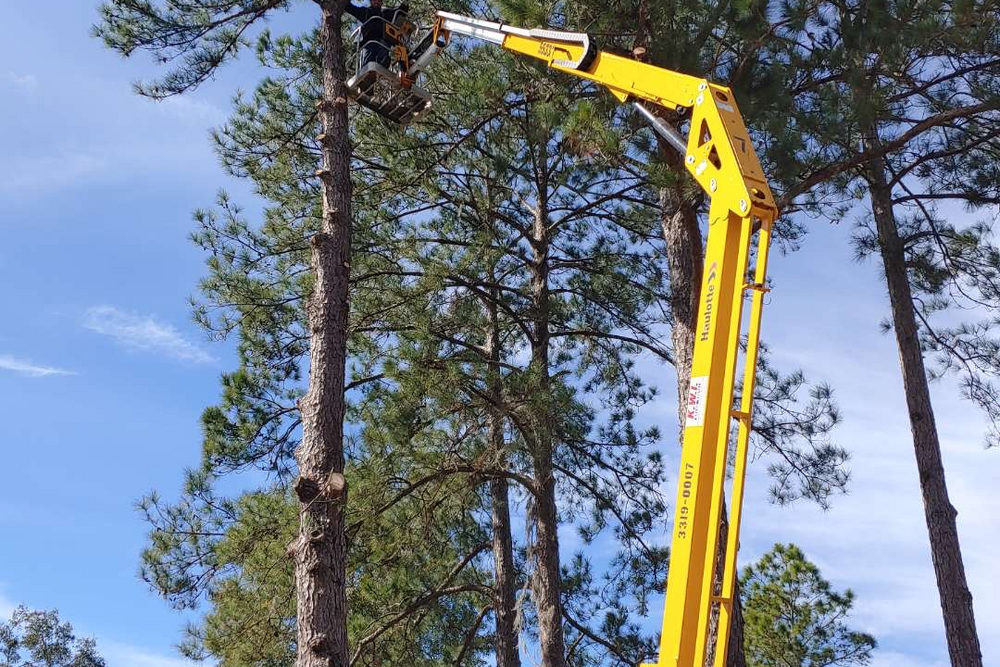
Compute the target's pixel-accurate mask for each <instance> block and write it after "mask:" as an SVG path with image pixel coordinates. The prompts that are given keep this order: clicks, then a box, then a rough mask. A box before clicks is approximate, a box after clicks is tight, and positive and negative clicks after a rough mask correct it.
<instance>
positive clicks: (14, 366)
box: [0, 354, 76, 378]
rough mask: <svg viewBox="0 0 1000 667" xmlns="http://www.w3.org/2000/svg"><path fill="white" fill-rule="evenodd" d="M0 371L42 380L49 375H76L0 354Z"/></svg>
mask: <svg viewBox="0 0 1000 667" xmlns="http://www.w3.org/2000/svg"><path fill="white" fill-rule="evenodd" d="M0 369H3V370H5V371H12V372H14V373H20V374H21V375H26V376H28V377H33V378H40V377H45V376H47V375H76V373H74V372H73V371H67V370H63V369H62V368H55V367H53V366H39V365H38V364H33V363H31V362H30V361H27V360H25V359H18V358H17V357H12V356H10V355H9V354H0Z"/></svg>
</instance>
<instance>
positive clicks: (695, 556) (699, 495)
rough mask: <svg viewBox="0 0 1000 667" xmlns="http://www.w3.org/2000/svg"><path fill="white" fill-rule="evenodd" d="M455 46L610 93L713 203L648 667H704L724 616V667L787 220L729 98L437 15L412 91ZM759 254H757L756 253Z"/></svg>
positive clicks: (552, 36)
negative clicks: (718, 570) (778, 236)
mask: <svg viewBox="0 0 1000 667" xmlns="http://www.w3.org/2000/svg"><path fill="white" fill-rule="evenodd" d="M451 35H462V36H466V37H471V38H474V39H480V40H483V41H486V42H490V43H492V44H496V45H498V46H500V47H502V48H503V49H505V50H507V51H511V52H513V53H516V54H520V55H524V56H529V57H531V58H536V59H538V60H541V61H543V62H545V63H546V64H547V65H548V66H549V67H550V68H551V69H553V70H556V71H560V72H564V73H566V74H570V75H572V76H576V77H579V78H582V79H587V80H590V81H592V82H594V83H595V84H597V85H599V86H602V87H604V88H605V89H606V90H608V92H610V93H611V94H612V95H613V96H614V97H615V98H617V99H618V100H619V102H621V103H628V102H630V103H631V104H632V105H633V106H634V107H635V108H636V109H637V110H638V111H639V113H640V114H642V115H643V116H644V117H645V118H646V120H647V121H649V123H650V124H651V125H652V126H653V129H654V130H655V131H656V132H657V133H658V134H660V135H661V136H662V137H663V138H664V139H665V140H666V141H667V142H668V143H669V144H670V145H671V146H673V147H674V148H675V149H677V150H678V151H679V152H681V153H682V154H683V155H684V164H685V166H686V168H687V170H688V171H689V172H690V173H691V175H692V176H693V177H694V179H695V181H697V182H698V184H699V185H700V186H701V188H702V189H703V190H704V191H705V192H706V194H708V196H709V198H710V200H711V204H710V206H709V212H708V219H709V232H708V239H707V242H706V248H705V269H704V272H703V278H702V284H701V295H700V303H699V311H698V312H699V317H698V320H697V326H698V328H697V332H696V338H695V343H694V356H693V360H692V368H691V381H690V385H689V387H690V388H689V391H688V398H687V404H686V406H685V423H684V446H683V448H682V450H681V465H680V473H679V476H678V485H677V498H676V504H675V506H674V508H675V510H674V511H675V518H674V527H673V537H672V541H671V551H670V570H669V574H668V578H667V595H666V602H665V604H664V616H663V628H662V633H661V635H660V649H659V658H658V661H657V662H656V663H651V664H648V665H643V666H642V667H702V665H704V664H705V662H706V654H707V652H708V650H709V647H708V626H709V619H710V616H711V613H712V609H713V607H714V605H716V604H717V605H718V607H719V625H718V633H717V641H716V650H715V654H714V657H713V664H714V665H715V667H725V664H726V653H727V651H726V647H727V645H728V639H729V632H730V628H731V623H732V611H733V596H734V591H735V583H736V553H737V551H738V549H739V533H740V523H741V518H742V508H743V495H744V481H745V477H746V463H747V450H748V446H749V438H750V430H751V423H752V419H753V393H754V385H755V380H756V374H755V369H756V366H757V357H758V348H759V343H760V326H761V313H762V310H763V305H764V294H765V293H766V292H767V287H766V278H767V259H768V249H769V247H770V242H771V230H772V228H773V225H774V222H775V220H776V219H777V216H778V210H777V207H776V205H775V202H774V198H773V197H772V195H771V190H770V188H769V187H768V185H767V181H766V179H765V178H764V174H763V169H762V168H761V165H760V161H759V160H758V158H757V155H756V153H755V152H754V149H753V146H752V145H751V143H750V136H749V133H748V132H747V129H746V126H745V125H744V123H743V118H742V116H741V115H740V112H739V109H738V108H737V106H736V101H735V100H734V99H733V94H732V91H731V90H730V89H729V88H727V87H725V86H719V85H716V84H713V83H711V82H709V81H707V80H705V79H699V78H697V77H693V76H689V75H686V74H682V73H680V72H674V71H672V70H668V69H664V68H662V67H656V66H655V65H650V64H648V63H643V62H639V61H636V60H633V59H631V58H626V57H623V56H619V55H615V54H612V53H606V52H603V51H599V50H597V49H596V48H595V46H594V42H593V40H591V39H590V37H589V36H588V35H586V34H585V33H575V32H564V31H558V30H546V29H524V28H517V27H514V26H509V25H505V24H502V23H495V22H492V21H485V20H482V19H477V18H472V17H467V16H461V15H459V14H452V13H449V12H442V11H439V12H437V18H436V21H435V23H434V27H433V29H432V32H431V34H430V39H425V40H424V42H423V43H425V44H429V45H430V47H429V48H428V49H426V50H425V51H423V52H422V53H420V54H415V55H414V56H413V57H412V58H411V59H410V60H409V62H411V63H412V64H411V65H410V66H409V68H408V70H407V71H406V72H405V73H404V75H405V76H406V77H407V78H408V79H409V80H411V81H412V80H414V79H415V78H416V77H417V76H418V75H419V74H420V72H421V71H422V70H423V69H424V68H425V67H426V66H427V65H428V64H429V63H430V61H431V60H432V59H433V57H434V55H435V54H436V52H437V51H438V50H439V49H440V48H443V47H444V46H446V45H447V43H448V40H449V38H450V36H451ZM650 106H652V107H658V108H661V109H666V110H669V111H683V112H685V113H689V114H690V118H691V120H690V128H689V131H688V136H687V138H686V139H685V138H684V137H683V136H682V135H681V134H680V133H679V132H678V131H677V130H675V129H673V128H672V127H670V126H669V125H667V124H666V123H664V122H663V121H662V120H661V119H660V118H659V116H657V115H656V114H655V113H654V112H653V111H652V110H651V109H650V108H649V107H650ZM754 243H756V252H755V253H752V252H751V248H752V246H753V244H754ZM751 256H752V257H753V258H754V261H755V265H754V266H753V267H751V266H750V262H751ZM747 293H749V294H750V307H749V312H748V315H749V318H748V321H747V322H746V331H745V334H746V352H745V354H744V356H743V369H742V374H743V377H742V381H743V382H742V395H741V397H740V405H739V408H738V409H733V407H734V404H735V403H734V395H735V386H736V371H737V364H738V361H739V356H740V338H741V334H742V333H743V325H744V323H745V322H744V305H745V303H744V302H745V297H746V296H747ZM733 421H735V422H736V452H735V457H734V469H733V485H732V491H731V493H732V499H731V507H730V511H731V514H730V517H729V532H728V537H727V541H726V546H725V559H724V567H723V573H722V585H721V592H720V593H719V594H718V595H716V594H715V591H714V590H713V586H714V576H715V562H716V561H715V555H716V553H717V551H718V548H719V541H720V530H719V528H720V523H721V518H722V507H723V502H724V496H725V480H726V470H727V465H728V456H727V455H728V453H729V443H730V435H731V426H732V422H733Z"/></svg>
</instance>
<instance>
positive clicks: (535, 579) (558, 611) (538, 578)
mask: <svg viewBox="0 0 1000 667" xmlns="http://www.w3.org/2000/svg"><path fill="white" fill-rule="evenodd" d="M536 164H537V167H536V178H537V183H536V186H537V191H538V201H537V207H538V208H537V210H536V211H535V215H534V221H533V225H532V230H531V240H530V243H531V250H532V257H531V263H530V269H531V310H532V314H531V320H532V327H531V328H532V338H533V340H532V341H531V362H530V364H529V374H530V376H531V383H532V385H531V386H532V389H533V393H534V397H533V398H534V400H533V406H534V414H533V415H532V437H531V440H532V442H531V456H532V464H533V467H534V477H535V488H534V494H533V495H534V511H533V512H532V514H533V517H532V522H533V526H534V529H535V543H534V545H533V546H532V555H533V557H534V561H535V567H534V569H533V570H532V573H531V593H532V598H533V600H534V603H535V612H536V614H537V615H538V641H539V649H540V651H541V657H542V667H565V665H566V646H565V644H566V642H565V637H564V634H563V625H562V621H563V618H562V598H561V597H560V595H561V591H562V577H561V574H560V571H559V522H558V513H557V510H556V479H555V474H554V471H553V466H552V457H553V454H554V451H553V447H554V438H553V432H552V424H553V420H554V418H555V415H553V414H552V385H551V378H550V377H549V343H550V338H549V243H550V239H549V228H548V222H549V221H548V215H547V212H548V189H549V184H548V168H549V165H548V151H547V146H546V145H545V143H544V139H543V140H542V141H541V142H540V145H539V147H538V156H537V157H536Z"/></svg>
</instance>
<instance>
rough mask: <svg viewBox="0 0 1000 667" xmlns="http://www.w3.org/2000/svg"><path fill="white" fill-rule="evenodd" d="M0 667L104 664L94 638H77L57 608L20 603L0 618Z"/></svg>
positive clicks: (101, 665)
mask: <svg viewBox="0 0 1000 667" xmlns="http://www.w3.org/2000/svg"><path fill="white" fill-rule="evenodd" d="M0 664H2V665H3V667H105V662H104V658H102V657H101V656H100V655H99V654H98V653H97V644H96V643H95V642H94V640H93V639H90V638H85V639H80V638H78V637H77V636H76V635H75V634H74V633H73V626H71V625H70V624H69V623H67V622H61V621H60V620H59V612H57V611H55V610H53V611H32V610H29V609H28V608H27V607H25V606H24V605H20V606H18V607H17V609H15V610H14V611H13V613H12V614H11V616H10V620H9V621H7V622H6V623H3V622H0Z"/></svg>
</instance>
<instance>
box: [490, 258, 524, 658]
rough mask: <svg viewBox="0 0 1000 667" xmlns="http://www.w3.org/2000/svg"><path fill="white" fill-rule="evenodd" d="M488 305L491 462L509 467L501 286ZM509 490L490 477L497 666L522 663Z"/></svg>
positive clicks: (503, 481)
mask: <svg viewBox="0 0 1000 667" xmlns="http://www.w3.org/2000/svg"><path fill="white" fill-rule="evenodd" d="M490 283H491V284H496V276H495V275H491V276H490ZM490 296H491V299H490V300H489V302H488V303H487V304H486V309H487V321H488V328H489V330H488V331H487V349H488V353H489V358H490V366H489V368H488V370H487V374H488V375H487V378H488V379H487V393H488V394H489V397H490V401H491V403H492V404H491V405H490V406H489V415H488V421H489V423H488V428H489V439H490V451H491V453H492V454H493V456H495V457H496V460H495V461H492V462H491V465H493V466H494V467H497V468H501V469H502V468H506V461H507V456H506V448H505V447H504V419H503V411H502V409H501V407H500V405H501V401H502V400H503V388H502V378H501V377H500V324H499V318H498V314H497V300H498V299H499V298H500V294H499V291H498V290H495V289H494V290H491V295H490ZM509 496H510V494H509V488H508V484H507V480H506V479H504V478H502V477H496V478H494V479H492V480H490V511H491V512H490V513H491V524H492V525H491V528H492V530H493V572H494V579H495V580H494V584H493V585H494V591H493V616H494V618H495V619H496V621H495V624H496V628H495V635H496V647H495V649H496V664H497V667H520V666H521V660H520V656H519V654H518V650H517V640H518V632H517V607H516V604H517V602H516V596H515V591H516V590H517V581H516V579H515V577H516V573H515V571H514V540H513V538H512V534H511V524H510V497H509Z"/></svg>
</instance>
